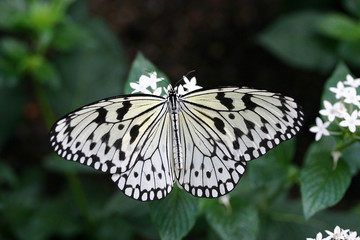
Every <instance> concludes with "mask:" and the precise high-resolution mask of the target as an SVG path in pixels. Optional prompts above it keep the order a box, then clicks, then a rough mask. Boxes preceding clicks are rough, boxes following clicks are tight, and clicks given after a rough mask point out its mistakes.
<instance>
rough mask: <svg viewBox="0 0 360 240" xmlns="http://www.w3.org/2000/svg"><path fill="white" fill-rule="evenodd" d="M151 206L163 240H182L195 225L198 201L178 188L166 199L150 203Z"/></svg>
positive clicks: (153, 217) (151, 211)
mask: <svg viewBox="0 0 360 240" xmlns="http://www.w3.org/2000/svg"><path fill="white" fill-rule="evenodd" d="M149 206H150V214H151V218H152V220H153V222H154V224H155V226H156V227H157V229H158V231H159V233H160V236H161V239H166V240H173V239H174V240H175V239H181V238H183V237H184V236H185V235H186V234H187V233H188V232H189V231H190V230H191V228H192V227H193V226H194V224H195V220H196V216H197V211H198V201H197V199H195V198H194V197H193V196H191V195H190V194H188V193H186V192H185V191H183V190H181V189H179V188H178V187H174V189H173V190H172V192H171V194H170V195H169V196H167V197H166V198H165V199H162V200H158V201H153V202H150V203H149Z"/></svg>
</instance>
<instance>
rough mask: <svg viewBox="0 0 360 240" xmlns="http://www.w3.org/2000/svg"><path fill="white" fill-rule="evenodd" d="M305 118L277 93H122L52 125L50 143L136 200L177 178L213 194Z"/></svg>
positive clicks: (166, 189) (155, 195) (197, 191)
mask: <svg viewBox="0 0 360 240" xmlns="http://www.w3.org/2000/svg"><path fill="white" fill-rule="evenodd" d="M155 76H156V75H155ZM196 89H197V88H196ZM302 122H303V113H302V111H301V107H300V106H299V105H298V104H297V103H296V102H295V101H294V99H292V98H290V97H286V96H283V95H281V94H279V93H272V92H268V91H265V90H257V89H252V88H247V87H221V88H214V89H197V90H194V91H190V92H184V91H179V88H171V87H170V88H169V89H168V90H167V95H166V96H156V95H151V94H137V95H136V94H132V95H124V96H117V97H111V98H107V99H103V100H100V101H97V102H94V103H91V104H89V105H86V106H84V107H81V108H80V109H77V110H75V111H73V112H72V113H69V114H68V115H66V116H65V117H63V118H62V119H60V120H59V121H57V122H56V123H55V124H54V126H53V127H52V130H51V131H50V143H51V146H52V147H53V149H54V151H55V152H56V153H57V154H58V155H60V156H61V157H63V158H65V159H67V160H71V161H76V162H80V163H81V164H84V165H88V166H91V167H93V168H95V169H97V170H100V171H102V172H106V173H109V174H111V179H112V180H113V181H114V182H115V183H116V184H117V185H118V187H119V188H120V190H121V191H122V192H123V193H124V194H125V195H127V196H129V197H131V198H133V199H136V200H140V201H151V200H157V199H162V198H164V197H166V196H167V195H168V194H169V193H170V192H171V190H172V188H173V185H174V182H177V184H178V185H179V186H180V187H181V188H183V189H184V190H185V191H187V192H188V193H190V194H192V195H193V196H196V197H205V198H216V197H220V196H223V195H225V194H227V193H229V192H230V191H232V190H233V189H234V188H235V186H236V184H237V183H238V182H239V180H240V178H241V177H242V176H243V174H244V172H245V169H246V164H247V162H248V161H250V160H252V159H255V158H258V157H260V156H262V155H264V154H265V153H266V152H268V151H269V150H270V149H272V148H274V147H275V146H276V145H278V144H279V143H281V142H282V141H285V140H288V139H290V138H292V137H293V136H295V135H296V134H297V133H298V132H299V131H300V128H301V126H302Z"/></svg>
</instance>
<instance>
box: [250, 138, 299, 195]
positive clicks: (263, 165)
mask: <svg viewBox="0 0 360 240" xmlns="http://www.w3.org/2000/svg"><path fill="white" fill-rule="evenodd" d="M294 143H295V141H294V140H290V141H286V142H283V143H281V144H280V145H279V146H277V147H276V148H274V149H273V150H271V151H270V152H268V153H267V154H265V155H264V156H262V157H260V158H259V159H256V160H255V161H252V162H251V163H250V164H249V170H248V176H249V178H250V180H251V182H252V184H253V186H254V187H255V188H256V189H257V190H256V191H259V190H260V189H261V191H263V192H265V193H266V195H267V196H268V197H270V196H272V195H275V194H277V193H278V191H279V190H280V189H282V188H283V187H286V186H287V185H289V183H291V181H292V179H291V177H292V174H293V172H292V171H293V167H292V166H291V160H292V157H293V153H294ZM261 198H262V200H266V199H264V195H261Z"/></svg>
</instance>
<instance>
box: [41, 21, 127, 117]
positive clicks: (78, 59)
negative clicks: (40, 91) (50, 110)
mask: <svg viewBox="0 0 360 240" xmlns="http://www.w3.org/2000/svg"><path fill="white" fill-rule="evenodd" d="M86 26H87V29H86V30H87V32H88V33H89V38H91V39H92V40H91V46H86V47H83V48H78V49H77V50H74V51H72V52H71V53H69V54H63V55H60V56H59V57H58V58H57V59H56V64H57V66H58V69H59V72H60V74H61V76H62V82H61V86H60V88H59V89H57V90H56V91H48V92H47V93H48V95H49V99H50V100H51V102H52V103H53V107H54V108H55V110H56V112H57V113H59V114H61V115H62V114H65V113H67V112H69V111H70V110H74V109H75V108H77V107H80V106H82V105H84V104H86V103H91V102H93V101H95V100H100V99H102V98H106V97H112V96H116V95H120V93H121V85H122V81H123V80H124V75H125V69H126V64H125V59H124V55H123V51H122V48H121V45H120V43H119V42H118V40H117V39H116V37H115V36H114V35H113V34H112V33H111V31H110V29H109V28H108V27H107V26H106V25H105V24H104V23H103V22H102V21H99V20H92V19H89V20H88V21H87V25H86ZM85 45H86V44H85Z"/></svg>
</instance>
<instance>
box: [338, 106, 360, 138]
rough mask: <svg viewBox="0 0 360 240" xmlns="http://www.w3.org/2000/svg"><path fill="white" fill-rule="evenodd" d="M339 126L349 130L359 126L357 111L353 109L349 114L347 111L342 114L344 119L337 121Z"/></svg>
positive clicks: (353, 130)
mask: <svg viewBox="0 0 360 240" xmlns="http://www.w3.org/2000/svg"><path fill="white" fill-rule="evenodd" d="M339 125H340V126H341V127H348V128H349V130H350V132H352V133H354V132H355V131H356V126H360V120H359V119H358V111H357V110H354V111H353V112H352V113H351V115H350V114H349V113H346V114H344V120H343V121H341V122H340V123H339Z"/></svg>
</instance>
